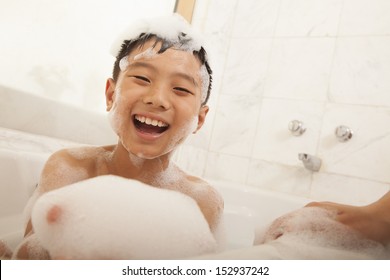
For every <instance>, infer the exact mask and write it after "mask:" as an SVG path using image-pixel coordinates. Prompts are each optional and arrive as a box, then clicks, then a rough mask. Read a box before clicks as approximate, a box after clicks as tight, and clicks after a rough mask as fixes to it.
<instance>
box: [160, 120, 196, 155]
mask: <svg viewBox="0 0 390 280" xmlns="http://www.w3.org/2000/svg"><path fill="white" fill-rule="evenodd" d="M197 127H198V116H197V115H196V116H194V117H193V118H192V120H191V121H189V122H188V123H187V125H185V126H183V127H182V128H181V129H180V130H179V131H178V132H177V133H176V135H175V136H174V137H172V139H171V141H170V143H169V144H168V148H167V150H168V151H172V150H173V149H174V148H175V147H176V146H177V145H179V144H182V143H183V142H184V141H185V139H186V138H187V137H188V136H189V135H190V134H191V133H193V132H195V131H196V128H197Z"/></svg>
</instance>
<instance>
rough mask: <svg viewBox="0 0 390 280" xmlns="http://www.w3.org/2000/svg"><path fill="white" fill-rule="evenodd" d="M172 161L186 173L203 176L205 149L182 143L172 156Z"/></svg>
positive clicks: (205, 159) (205, 158)
mask: <svg viewBox="0 0 390 280" xmlns="http://www.w3.org/2000/svg"><path fill="white" fill-rule="evenodd" d="M172 159H173V161H174V162H175V163H176V164H177V165H178V166H179V167H180V168H181V169H182V170H184V171H185V172H187V173H188V174H191V175H194V176H198V177H203V176H204V170H205V166H206V161H207V151H206V150H203V149H200V148H197V147H193V146H191V145H186V144H183V145H181V146H180V147H179V148H178V149H177V150H176V151H175V154H174V156H173V158H172Z"/></svg>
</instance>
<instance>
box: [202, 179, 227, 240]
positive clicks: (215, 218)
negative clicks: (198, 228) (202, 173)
mask: <svg viewBox="0 0 390 280" xmlns="http://www.w3.org/2000/svg"><path fill="white" fill-rule="evenodd" d="M197 202H198V205H199V207H200V210H201V211H202V213H203V215H204V216H205V218H206V220H207V222H208V224H209V226H210V229H211V232H212V233H215V232H216V230H217V229H218V225H219V222H220V219H221V217H222V214H223V207H224V204H223V198H222V196H221V195H220V194H219V193H218V192H217V191H216V190H215V189H214V188H213V187H212V186H210V185H207V186H206V187H205V189H204V191H203V192H202V195H200V198H199V199H197Z"/></svg>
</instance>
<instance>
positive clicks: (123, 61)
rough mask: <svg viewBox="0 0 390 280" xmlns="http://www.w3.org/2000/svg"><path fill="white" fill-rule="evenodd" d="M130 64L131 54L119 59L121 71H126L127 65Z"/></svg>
mask: <svg viewBox="0 0 390 280" xmlns="http://www.w3.org/2000/svg"><path fill="white" fill-rule="evenodd" d="M128 66H129V56H127V55H126V56H124V57H122V59H121V60H120V61H119V69H121V71H122V72H123V71H125V70H126V69H127V67H128Z"/></svg>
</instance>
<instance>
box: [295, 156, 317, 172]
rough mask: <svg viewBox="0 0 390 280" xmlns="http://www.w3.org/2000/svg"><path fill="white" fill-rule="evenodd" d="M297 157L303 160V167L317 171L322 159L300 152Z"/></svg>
mask: <svg viewBox="0 0 390 280" xmlns="http://www.w3.org/2000/svg"><path fill="white" fill-rule="evenodd" d="M298 158H299V160H301V161H302V162H303V165H304V166H305V168H306V169H308V170H310V171H318V170H320V168H321V163H322V160H321V159H320V158H318V157H316V156H312V155H308V154H303V153H300V154H298Z"/></svg>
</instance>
